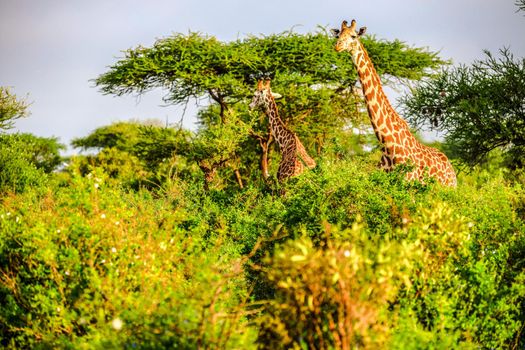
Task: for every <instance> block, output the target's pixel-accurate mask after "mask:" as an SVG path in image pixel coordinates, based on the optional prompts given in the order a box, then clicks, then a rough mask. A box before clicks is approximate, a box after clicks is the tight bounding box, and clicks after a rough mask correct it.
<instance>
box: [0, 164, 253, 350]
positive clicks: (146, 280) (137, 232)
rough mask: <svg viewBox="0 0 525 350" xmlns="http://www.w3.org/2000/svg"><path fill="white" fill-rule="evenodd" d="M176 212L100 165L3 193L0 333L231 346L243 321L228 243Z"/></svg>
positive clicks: (106, 343)
mask: <svg viewBox="0 0 525 350" xmlns="http://www.w3.org/2000/svg"><path fill="white" fill-rule="evenodd" d="M33 204H38V207H37V208H35V207H32V205H33ZM57 212H60V213H61V214H60V216H57V215H56V213H57ZM187 217H188V214H187V213H186V211H185V209H184V208H183V207H181V206H176V205H174V204H172V202H171V201H169V200H156V199H154V198H153V197H152V196H151V194H150V193H148V192H138V193H129V194H126V193H124V192H121V191H119V190H118V189H117V188H116V187H112V186H111V185H110V183H108V182H107V175H105V174H103V173H100V172H95V173H92V174H90V175H89V176H87V177H78V176H74V177H72V178H71V179H70V183H69V184H68V186H62V188H61V189H59V190H58V191H57V192H56V193H55V194H52V193H49V194H47V195H45V196H44V197H40V198H36V197H34V196H31V195H26V196H25V197H7V198H4V203H3V206H2V209H1V210H0V232H1V235H2V237H1V239H0V242H1V245H0V257H1V259H0V270H1V274H0V276H1V288H0V295H1V297H0V298H1V299H2V300H3V307H2V311H1V313H0V324H1V326H0V330H1V332H2V337H1V338H2V345H3V346H8V347H14V348H19V347H35V346H40V347H49V348H56V347H73V348H101V347H104V348H107V347H112V348H115V347H118V348H122V347H137V346H139V347H141V348H159V347H182V348H195V347H205V348H240V346H239V345H238V344H239V342H241V341H243V342H246V341H247V340H249V339H250V337H252V338H253V335H254V332H253V331H251V330H250V328H249V327H247V326H246V324H245V320H244V317H243V311H242V310H241V309H240V308H242V305H243V303H245V302H246V287H245V286H244V283H243V281H242V278H240V276H239V275H238V271H236V269H237V270H238V266H239V264H240V260H238V253H237V248H236V247H235V245H234V244H232V243H231V242H230V241H229V240H228V239H227V238H224V237H221V236H220V235H216V234H213V235H209V234H208V232H207V229H206V226H203V225H201V226H192V227H190V228H185V221H186V220H187ZM240 331H242V332H240ZM236 344H237V345H236ZM243 348H244V347H243Z"/></svg>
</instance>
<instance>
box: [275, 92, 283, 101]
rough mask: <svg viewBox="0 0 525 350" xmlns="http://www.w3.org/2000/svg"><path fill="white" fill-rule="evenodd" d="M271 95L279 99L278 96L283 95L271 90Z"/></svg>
mask: <svg viewBox="0 0 525 350" xmlns="http://www.w3.org/2000/svg"><path fill="white" fill-rule="evenodd" d="M272 96H273V98H274V99H276V100H277V99H279V98H281V97H283V95H281V94H278V93H276V92H272Z"/></svg>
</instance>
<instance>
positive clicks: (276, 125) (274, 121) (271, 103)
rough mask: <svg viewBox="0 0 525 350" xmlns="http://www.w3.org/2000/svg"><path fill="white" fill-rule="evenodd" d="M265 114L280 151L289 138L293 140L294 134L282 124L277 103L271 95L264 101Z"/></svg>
mask: <svg viewBox="0 0 525 350" xmlns="http://www.w3.org/2000/svg"><path fill="white" fill-rule="evenodd" d="M265 107H266V108H265V109H266V114H267V115H268V119H269V121H270V129H271V130H272V133H273V136H274V137H275V140H276V141H277V143H278V144H279V149H280V150H281V153H282V152H283V150H284V149H285V148H286V146H287V145H288V144H289V142H290V140H293V139H294V138H295V137H294V134H293V133H292V132H291V131H290V130H288V128H287V127H286V125H284V123H283V121H282V120H281V117H279V111H278V110H277V104H276V103H275V100H274V98H273V97H272V96H269V97H268V100H267V101H266V103H265Z"/></svg>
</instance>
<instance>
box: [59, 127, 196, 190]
mask: <svg viewBox="0 0 525 350" xmlns="http://www.w3.org/2000/svg"><path fill="white" fill-rule="evenodd" d="M191 136H192V134H191V133H190V132H189V131H186V130H182V129H180V130H177V129H174V128H169V127H164V126H162V125H160V123H159V122H155V121H149V122H135V121H130V122H117V123H114V124H111V125H109V126H104V127H100V128H97V129H96V130H94V131H93V132H92V133H91V134H89V135H88V136H86V137H83V138H77V139H74V140H73V141H72V144H73V146H74V147H77V148H82V149H84V150H95V151H97V153H95V154H94V155H87V156H77V157H75V158H73V159H72V165H71V166H70V167H69V170H68V171H71V172H75V171H77V172H79V173H80V174H83V175H86V174H88V173H89V172H91V171H92V169H93V168H96V167H100V168H102V169H104V171H105V172H106V173H107V174H108V175H109V176H110V177H111V178H114V179H117V180H119V181H121V182H122V183H123V184H126V185H129V186H131V187H133V188H137V187H140V186H141V185H151V184H157V185H158V184H159V182H161V181H163V179H165V178H166V176H169V175H168V172H170V171H173V170H175V171H177V172H178V175H179V176H183V173H185V172H190V173H191V172H192V170H191V169H189V167H188V164H187V160H188V159H193V158H192V154H189V150H190V138H191Z"/></svg>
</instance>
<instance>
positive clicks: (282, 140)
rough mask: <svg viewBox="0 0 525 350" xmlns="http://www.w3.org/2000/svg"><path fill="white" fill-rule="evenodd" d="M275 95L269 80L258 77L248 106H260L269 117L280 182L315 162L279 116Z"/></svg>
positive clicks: (310, 166)
mask: <svg viewBox="0 0 525 350" xmlns="http://www.w3.org/2000/svg"><path fill="white" fill-rule="evenodd" d="M276 96H278V95H277V94H274V93H273V92H272V91H271V88H270V80H269V79H266V80H262V79H260V80H258V81H257V89H256V90H255V94H254V95H253V100H252V102H251V103H250V108H251V109H254V108H256V107H262V109H263V111H264V112H265V113H266V115H267V116H268V118H269V122H270V129H271V132H272V134H273V137H274V138H275V140H276V141H277V143H278V144H279V150H280V152H281V163H280V164H279V170H278V172H277V179H278V180H279V182H282V181H284V180H286V179H287V178H289V177H292V176H296V175H299V174H301V173H302V172H303V171H304V165H306V166H307V167H308V168H310V169H312V168H314V167H315V165H316V163H315V160H313V159H312V158H311V157H310V156H309V155H308V153H307V152H306V150H305V148H304V146H303V144H302V143H301V141H300V140H299V138H298V137H297V135H296V134H295V133H294V132H292V131H291V130H290V129H288V128H287V127H286V125H285V124H284V122H283V121H282V120H281V118H280V117H279V111H278V110H277V104H276V103H275V97H276ZM303 163H304V164H303Z"/></svg>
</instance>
